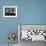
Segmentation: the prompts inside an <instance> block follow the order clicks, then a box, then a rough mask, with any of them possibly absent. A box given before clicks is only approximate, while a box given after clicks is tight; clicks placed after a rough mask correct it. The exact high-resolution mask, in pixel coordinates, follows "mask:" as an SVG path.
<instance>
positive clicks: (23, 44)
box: [20, 40, 46, 46]
mask: <svg viewBox="0 0 46 46" xmlns="http://www.w3.org/2000/svg"><path fill="white" fill-rule="evenodd" d="M20 46H46V42H45V41H31V40H28V41H25V40H21V41H20Z"/></svg>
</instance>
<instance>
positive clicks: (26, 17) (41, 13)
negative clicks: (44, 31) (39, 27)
mask: <svg viewBox="0 0 46 46" xmlns="http://www.w3.org/2000/svg"><path fill="white" fill-rule="evenodd" d="M7 5H11V6H12V5H17V6H18V12H17V15H18V17H17V18H4V17H3V6H7ZM18 24H46V0H0V44H7V43H8V39H7V36H8V34H9V32H11V31H12V32H16V34H17V32H18V30H17V25H18ZM17 42H18V41H17V40H16V43H17Z"/></svg>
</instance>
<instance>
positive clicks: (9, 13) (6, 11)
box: [3, 6, 17, 17]
mask: <svg viewBox="0 0 46 46" xmlns="http://www.w3.org/2000/svg"><path fill="white" fill-rule="evenodd" d="M3 17H17V6H3Z"/></svg>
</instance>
